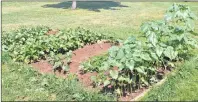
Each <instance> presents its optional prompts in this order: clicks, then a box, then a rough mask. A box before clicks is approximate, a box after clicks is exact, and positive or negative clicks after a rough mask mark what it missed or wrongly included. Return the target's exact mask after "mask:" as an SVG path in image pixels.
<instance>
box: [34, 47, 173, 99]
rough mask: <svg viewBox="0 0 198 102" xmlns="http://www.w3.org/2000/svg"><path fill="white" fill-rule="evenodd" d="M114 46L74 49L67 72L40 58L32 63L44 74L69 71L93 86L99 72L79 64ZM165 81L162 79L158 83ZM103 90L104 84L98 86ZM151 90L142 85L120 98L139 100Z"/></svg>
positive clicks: (60, 73)
mask: <svg viewBox="0 0 198 102" xmlns="http://www.w3.org/2000/svg"><path fill="white" fill-rule="evenodd" d="M111 46H112V44H111V43H96V44H92V45H86V46H84V47H83V48H79V49H77V50H74V51H73V54H72V58H71V63H70V64H69V69H70V70H69V71H68V72H65V71H64V70H62V69H61V68H60V69H56V70H53V68H52V67H53V65H51V64H50V63H49V62H48V61H46V60H40V61H38V62H35V63H31V65H32V66H33V68H34V69H36V70H37V71H38V72H40V73H43V74H55V75H57V76H59V77H61V78H67V75H68V74H69V73H71V74H75V75H76V76H77V78H78V80H79V81H80V82H81V83H82V84H83V86H85V87H87V88H93V85H92V83H93V81H92V80H91V76H96V75H97V74H98V73H97V72H87V73H82V72H81V70H80V68H79V66H80V64H81V63H82V62H84V61H86V60H88V59H89V58H91V57H94V56H98V55H101V54H102V53H104V52H107V51H108V49H109V48H110V47H111ZM159 73H163V76H164V75H165V74H167V73H169V71H168V70H165V71H163V70H160V71H159ZM161 82H163V80H162V81H160V82H158V83H161ZM98 88H99V89H101V90H102V86H99V87H98ZM149 90H150V88H149V87H142V88H141V89H139V90H136V91H135V92H133V93H130V94H128V95H125V96H122V97H120V98H119V100H121V101H130V100H133V101H135V100H137V99H138V98H140V97H142V96H143V95H144V94H145V93H147V92H148V91H149Z"/></svg>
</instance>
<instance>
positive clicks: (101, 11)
mask: <svg viewBox="0 0 198 102" xmlns="http://www.w3.org/2000/svg"><path fill="white" fill-rule="evenodd" d="M77 3H78V5H77V7H78V8H77V10H71V9H70V8H69V7H70V5H71V2H3V3H2V30H3V31H8V30H13V29H16V28H18V27H19V26H22V25H25V26H30V25H31V26H37V25H46V26H49V27H52V28H58V29H66V28H73V27H78V26H82V27H84V28H89V29H92V30H94V31H97V32H103V33H106V34H108V35H113V36H115V37H117V38H127V37H128V36H130V35H138V34H139V27H140V25H141V24H142V23H143V22H145V21H148V20H160V19H163V16H164V13H165V11H166V10H167V8H168V7H170V6H171V5H172V4H173V2H121V4H119V3H116V2H112V1H111V2H77ZM182 4H187V5H189V6H190V8H191V9H192V11H194V13H195V14H196V15H198V12H197V9H198V6H197V5H198V2H188V3H184V2H183V3H182ZM120 6H124V7H120ZM145 7H147V8H145ZM195 28H196V29H197V28H198V22H196V27H195ZM197 30H198V29H197Z"/></svg>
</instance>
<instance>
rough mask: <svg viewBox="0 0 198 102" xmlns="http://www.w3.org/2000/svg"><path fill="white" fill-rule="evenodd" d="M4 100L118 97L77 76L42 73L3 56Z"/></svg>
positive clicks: (89, 99)
mask: <svg viewBox="0 0 198 102" xmlns="http://www.w3.org/2000/svg"><path fill="white" fill-rule="evenodd" d="M2 62H3V65H2V96H3V97H2V100H3V101H19V100H20V101H32V100H34V101H36V100H37V101H41V100H42V101H65V100H70V101H71V100H73V101H94V100H95V101H96V100H97V101H99V100H101V101H103V100H115V99H114V98H113V97H112V96H107V95H103V94H101V93H98V91H96V90H87V89H84V88H83V87H82V86H81V84H80V83H79V82H78V81H77V79H76V77H75V76H74V75H70V76H69V77H68V78H67V79H62V78H58V77H56V76H54V75H42V74H39V73H38V72H36V71H34V70H33V69H32V68H31V67H30V66H28V65H24V64H21V63H15V62H12V61H11V59H10V58H9V57H8V56H7V55H6V54H3V55H2Z"/></svg>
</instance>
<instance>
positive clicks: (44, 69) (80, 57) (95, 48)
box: [31, 43, 111, 86]
mask: <svg viewBox="0 0 198 102" xmlns="http://www.w3.org/2000/svg"><path fill="white" fill-rule="evenodd" d="M110 47H111V43H96V44H92V45H86V46H84V47H83V48H79V49H77V50H75V51H73V54H72V58H71V63H70V64H69V67H70V68H69V69H70V70H69V72H67V73H72V74H76V75H77V76H78V78H79V81H81V82H82V83H83V84H84V85H85V86H90V85H91V79H90V77H91V76H92V75H94V73H86V74H81V72H80V70H79V66H80V63H81V62H83V61H85V60H88V59H89V58H90V57H93V56H97V55H100V54H102V53H104V52H106V51H107V50H108V49H109V48H110ZM31 65H32V66H33V68H35V69H36V70H38V71H39V72H40V73H55V74H56V75H58V76H62V77H65V78H66V76H67V73H65V71H63V70H62V69H61V68H60V69H56V70H55V71H54V70H53V68H52V67H53V66H52V65H51V64H50V63H48V61H46V60H41V61H38V62H35V63H32V64H31Z"/></svg>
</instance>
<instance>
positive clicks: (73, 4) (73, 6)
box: [72, 0, 76, 10]
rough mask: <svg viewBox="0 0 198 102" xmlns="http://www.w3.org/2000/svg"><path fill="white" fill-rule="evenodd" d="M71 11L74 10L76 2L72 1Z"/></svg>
mask: <svg viewBox="0 0 198 102" xmlns="http://www.w3.org/2000/svg"><path fill="white" fill-rule="evenodd" d="M72 9H73V10H74V9H76V0H72Z"/></svg>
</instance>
